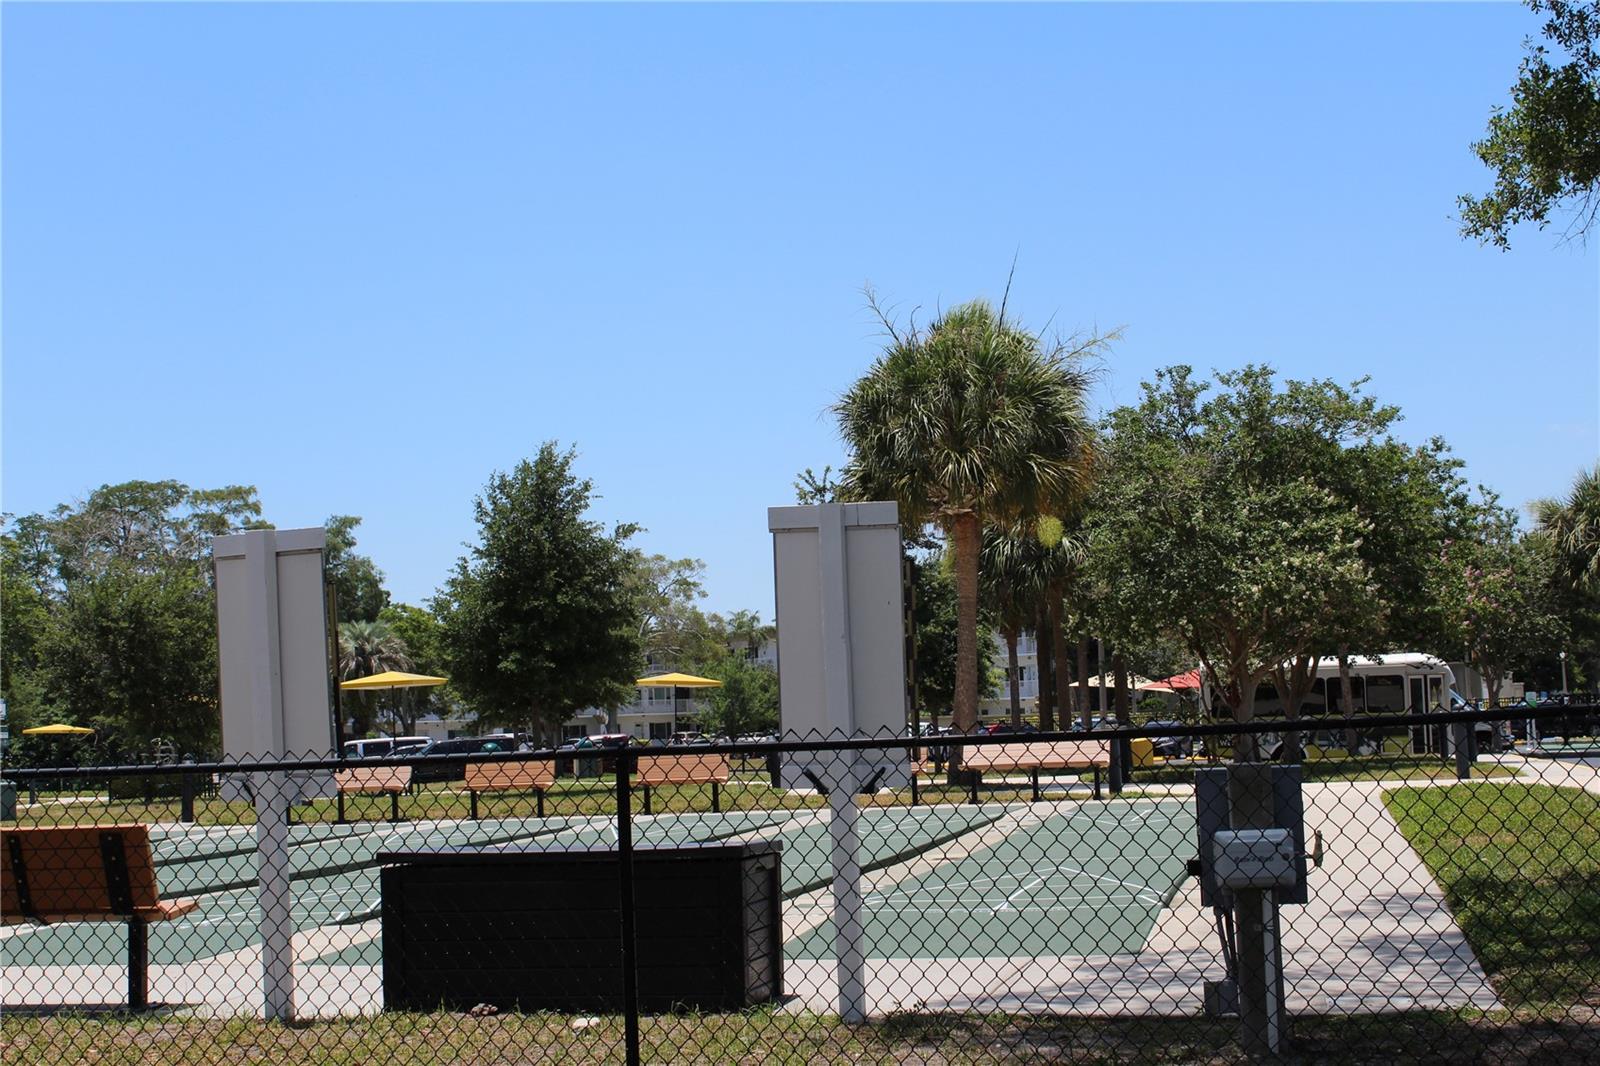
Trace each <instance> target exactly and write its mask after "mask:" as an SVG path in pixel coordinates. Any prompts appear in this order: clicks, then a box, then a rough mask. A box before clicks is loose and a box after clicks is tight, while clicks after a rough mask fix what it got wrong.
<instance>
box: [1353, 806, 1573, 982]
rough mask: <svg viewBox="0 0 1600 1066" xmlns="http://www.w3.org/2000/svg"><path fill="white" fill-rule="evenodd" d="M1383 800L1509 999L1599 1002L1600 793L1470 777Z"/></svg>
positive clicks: (1493, 977) (1487, 971)
mask: <svg viewBox="0 0 1600 1066" xmlns="http://www.w3.org/2000/svg"><path fill="white" fill-rule="evenodd" d="M1384 802H1385V803H1386V804H1387V805H1388V807H1389V812H1390V813H1391V814H1393V815H1394V817H1395V820H1396V821H1398V822H1399V823H1400V828H1401V829H1402V830H1403V831H1404V832H1405V834H1406V839H1407V840H1409V841H1410V842H1411V846H1412V847H1414V848H1416V849H1417V853H1418V854H1420V855H1421V856H1422V858H1423V860H1424V861H1425V862H1426V863H1427V864H1428V868H1429V869H1430V870H1432V871H1433V874H1434V876H1435V877H1437V878H1438V879H1439V883H1440V884H1441V885H1443V886H1444V891H1445V898H1446V900H1447V901H1448V902H1449V904H1450V909H1451V910H1452V911H1454V912H1455V916H1456V920H1457V921H1458V922H1459V923H1460V924H1461V929H1462V931H1463V932H1464V933H1466V935H1467V939H1468V941H1470V942H1471V944H1472V949H1473V951H1475V952H1476V953H1477V956H1478V959H1479V961H1480V962H1482V963H1483V968H1484V970H1485V972H1486V973H1487V974H1488V975H1489V977H1490V979H1491V980H1492V981H1493V982H1494V985H1495V989H1496V990H1497V991H1498V992H1499V994H1500V998H1501V999H1502V1000H1503V1001H1504V1002H1505V1003H1506V1004H1507V1005H1508V1006H1511V1007H1528V1008H1531V1009H1544V1010H1551V1009H1553V1010H1556V1011H1560V1010H1562V1009H1563V1008H1565V1007H1567V1006H1570V1005H1572V1004H1586V1005H1587V1006H1589V1007H1591V1008H1593V1007H1595V1006H1600V797H1595V796H1593V795H1590V794H1589V793H1587V792H1582V791H1579V790H1578V789H1569V788H1554V787H1552V786H1550V785H1524V784H1508V785H1480V784H1473V783H1463V784H1460V785H1454V786H1451V787H1448V788H1428V789H1419V788H1400V789H1395V790H1393V791H1391V792H1389V793H1388V794H1387V795H1386V796H1385V797H1384Z"/></svg>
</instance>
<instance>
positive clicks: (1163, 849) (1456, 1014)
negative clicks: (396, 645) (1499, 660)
mask: <svg viewBox="0 0 1600 1066" xmlns="http://www.w3.org/2000/svg"><path fill="white" fill-rule="evenodd" d="M1508 715H1515V716H1516V717H1514V718H1508V717H1507V716H1508ZM1286 725H1287V724H1286V723H1283V722H1274V723H1259V724H1257V725H1253V726H1251V727H1248V728H1242V727H1238V726H1232V725H1226V726H1211V727H1197V728H1193V729H1176V728H1169V729H1149V730H1129V731H1120V732H1119V731H1098V732H1087V733H1083V732H1080V733H1053V734H1005V735H1000V736H993V737H982V738H970V737H959V738H957V737H941V738H930V739H904V738H894V739H886V738H880V739H865V738H849V739H813V740H811V741H809V742H804V743H799V742H786V743H779V744H723V745H700V746H683V747H654V746H652V747H632V748H626V749H622V750H615V751H608V750H599V749H596V750H593V751H586V752H576V753H574V752H568V751H563V752H560V753H554V752H531V753H520V754H514V755H496V756H488V757H474V758H472V759H460V758H454V759H439V758H434V759H429V758H428V757H427V756H426V755H424V756H421V757H412V758H396V759H373V760H363V761H360V762H342V761H333V760H324V761H317V760H301V761H285V760H281V759H279V760H271V761H260V762H253V763H234V764H228V765H218V764H212V765H201V766H184V765H179V766H173V765H165V766H160V767H149V766H139V767H118V768H107V767H99V768H48V769H28V768H17V767H12V768H9V769H8V770H7V771H6V772H5V778H6V781H7V782H8V784H7V785H6V786H4V788H3V789H0V793H3V794H0V807H4V810H3V811H0V814H4V816H5V828H4V830H3V832H0V836H3V839H4V845H3V846H0V868H3V884H0V912H3V917H4V922H5V924H4V926H3V927H0V1008H3V1015H0V1061H4V1062H6V1063H7V1064H19V1066H20V1064H31V1063H49V1064H51V1066H58V1064H61V1063H67V1062H85V1061H94V1062H116V1063H168V1062H196V1063H200V1062H233V1061H237V1060H250V1061H256V1060H260V1061H297V1062H334V1063H358V1062H359V1063H370V1062H387V1061H393V1062H398V1063H402V1064H411V1063H453V1062H473V1063H523V1062H533V1061H544V1060H550V1061H555V1062H648V1063H661V1062H685V1063H687V1062H759V1063H763V1064H766V1063H774V1062H778V1063H781V1062H807V1063H811V1062H817V1061H849V1062H884V1063H902V1062H918V1063H924V1062H925V1063H966V1062H1010V1061H1041V1060H1065V1061H1074V1062H1124V1061H1126V1062H1169V1061H1170V1062H1185V1063H1194V1062H1213V1061H1237V1060H1243V1059H1248V1058H1252V1057H1260V1056H1270V1055H1276V1056H1279V1057H1281V1058H1283V1059H1284V1060H1285V1061H1305V1062H1321V1061H1361V1062H1394V1061H1439V1062H1446V1061H1447V1062H1463V1061H1487V1062H1508V1063H1510V1062H1529V1063H1532V1062H1539V1063H1545V1062H1594V1061H1600V1018H1597V1017H1596V1011H1597V1008H1600V736H1597V731H1600V708H1597V707H1596V706H1595V705H1594V704H1592V703H1585V704H1572V705H1568V706H1563V707H1558V708H1549V707H1545V708H1516V709H1506V710H1500V711H1493V712H1484V713H1462V714H1442V715H1429V716H1425V717H1417V716H1408V717H1394V718H1365V719H1360V720H1359V721H1358V725H1359V728H1356V724H1353V723H1351V722H1347V721H1344V720H1338V721H1326V720H1323V721H1312V720H1306V721H1302V722H1298V723H1295V725H1294V731H1293V732H1289V731H1288V729H1287V727H1286ZM1529 737H1532V738H1534V739H1533V740H1532V741H1530V740H1529V739H1528V738H1529ZM1249 749H1255V750H1258V751H1262V752H1269V751H1270V752H1275V753H1276V754H1277V755H1278V756H1279V760H1278V761H1276V762H1270V763H1262V764H1252V765H1249V766H1245V767H1242V768H1241V767H1239V766H1236V765H1235V764H1232V763H1230V762H1229V761H1228V759H1229V757H1230V756H1231V754H1232V753H1233V752H1235V751H1239V750H1249ZM1296 755H1298V758H1296V757H1295V756H1296Z"/></svg>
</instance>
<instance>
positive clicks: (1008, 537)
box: [978, 528, 1044, 729]
mask: <svg viewBox="0 0 1600 1066" xmlns="http://www.w3.org/2000/svg"><path fill="white" fill-rule="evenodd" d="M1035 543H1037V542H1036V541H1034V539H1033V538H1032V537H1030V536H1029V535H1028V531H1027V530H1026V529H1022V528H1012V529H1004V530H1001V529H990V530H985V531H984V534H983V546H982V548H981V550H980V552H979V562H978V580H979V585H980V587H981V590H982V593H983V599H984V601H985V602H986V603H988V604H989V609H990V610H992V611H993V612H994V615H995V618H996V619H997V621H998V622H999V629H1000V639H1001V640H1003V641H1005V645H1006V682H1007V688H1008V689H1009V690H1010V695H1011V725H1012V728H1014V729H1016V728H1021V726H1022V679H1021V678H1020V677H1019V676H1018V671H1017V641H1018V640H1019V639H1020V638H1021V636H1022V631H1023V630H1024V629H1025V628H1027V626H1028V623H1029V622H1031V621H1033V619H1034V617H1035V615H1036V614H1037V612H1038V603H1039V596H1040V593H1041V592H1042V589H1041V587H1040V582H1039V580H1038V574H1037V571H1036V570H1035V569H1034V567H1033V566H1032V565H1031V564H1032V563H1033V561H1034V560H1033V554H1034V553H1033V552H1032V551H1031V550H1030V549H1031V548H1032V546H1033V545H1034V544H1035ZM1043 706H1044V705H1043V704H1042V703H1041V704H1040V709H1041V713H1042V712H1043Z"/></svg>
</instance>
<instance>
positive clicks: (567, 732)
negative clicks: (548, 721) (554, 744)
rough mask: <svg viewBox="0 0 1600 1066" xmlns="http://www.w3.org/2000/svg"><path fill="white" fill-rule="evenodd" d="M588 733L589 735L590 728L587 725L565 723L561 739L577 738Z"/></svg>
mask: <svg viewBox="0 0 1600 1066" xmlns="http://www.w3.org/2000/svg"><path fill="white" fill-rule="evenodd" d="M588 735H589V730H588V728H587V727H585V726H581V725H564V726H562V727H561V739H562V740H577V739H578V738H579V737H586V736H588Z"/></svg>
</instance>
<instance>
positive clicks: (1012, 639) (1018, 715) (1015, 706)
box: [1003, 626, 1022, 730]
mask: <svg viewBox="0 0 1600 1066" xmlns="http://www.w3.org/2000/svg"><path fill="white" fill-rule="evenodd" d="M1003 635H1004V636H1005V639H1006V674H1007V676H1008V677H1009V678H1010V681H1011V728H1012V729H1017V730H1020V729H1021V728H1022V678H1021V677H1019V676H1018V671H1017V629H1016V627H1015V626H1011V627H1008V628H1007V629H1006V631H1005V633H1004V634H1003Z"/></svg>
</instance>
